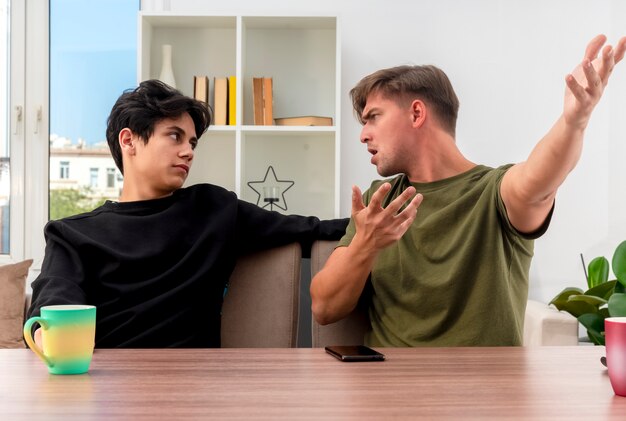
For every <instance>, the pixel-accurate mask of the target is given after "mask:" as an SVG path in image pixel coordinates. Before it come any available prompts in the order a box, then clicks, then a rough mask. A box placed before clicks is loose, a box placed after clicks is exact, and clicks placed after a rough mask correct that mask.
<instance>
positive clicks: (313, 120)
mask: <svg viewBox="0 0 626 421" xmlns="http://www.w3.org/2000/svg"><path fill="white" fill-rule="evenodd" d="M274 122H276V125H277V126H332V125H333V119H332V117H320V116H316V115H304V116H298V117H282V118H275V119H274Z"/></svg>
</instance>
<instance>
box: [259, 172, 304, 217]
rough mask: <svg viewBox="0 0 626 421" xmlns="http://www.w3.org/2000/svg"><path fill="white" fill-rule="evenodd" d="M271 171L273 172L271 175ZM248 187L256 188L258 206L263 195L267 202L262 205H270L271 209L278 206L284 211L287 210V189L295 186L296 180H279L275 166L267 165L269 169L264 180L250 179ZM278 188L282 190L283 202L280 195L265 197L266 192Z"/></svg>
mask: <svg viewBox="0 0 626 421" xmlns="http://www.w3.org/2000/svg"><path fill="white" fill-rule="evenodd" d="M270 172H271V173H272V175H271V176H269V175H270ZM247 184H248V187H250V188H251V189H252V190H254V192H255V193H256V194H257V195H258V197H257V199H256V204H257V206H258V205H259V202H260V201H261V196H263V199H264V200H265V201H266V202H267V203H266V204H265V205H263V206H262V207H263V208H265V207H267V206H268V205H269V206H270V209H271V208H272V207H273V206H276V207H278V208H280V209H282V210H284V211H286V210H287V201H286V200H285V192H286V191H287V190H289V189H290V188H292V187H293V185H294V184H296V183H295V181H291V180H279V179H278V178H277V177H276V172H274V167H272V166H271V165H270V166H269V167H267V171H266V172H265V177H263V180H261V181H248V183H247ZM276 188H277V189H278V191H280V193H281V197H282V202H281V199H279V198H278V197H272V198H271V199H269V198H266V197H265V193H264V192H266V191H273V190H274V191H275V189H276ZM280 203H282V204H283V205H284V207H283V206H281V205H280Z"/></svg>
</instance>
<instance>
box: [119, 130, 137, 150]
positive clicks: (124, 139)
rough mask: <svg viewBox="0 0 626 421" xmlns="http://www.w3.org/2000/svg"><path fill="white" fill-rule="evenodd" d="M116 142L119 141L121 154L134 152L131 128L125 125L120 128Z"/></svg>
mask: <svg viewBox="0 0 626 421" xmlns="http://www.w3.org/2000/svg"><path fill="white" fill-rule="evenodd" d="M118 142H119V143H120V148H121V149H122V154H124V153H128V154H130V155H134V154H135V136H134V135H133V131H132V130H131V129H129V128H128V127H125V128H123V129H122V130H120V134H119V135H118Z"/></svg>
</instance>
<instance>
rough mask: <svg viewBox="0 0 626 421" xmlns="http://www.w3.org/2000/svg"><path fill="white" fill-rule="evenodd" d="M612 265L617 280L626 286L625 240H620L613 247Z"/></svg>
mask: <svg viewBox="0 0 626 421" xmlns="http://www.w3.org/2000/svg"><path fill="white" fill-rule="evenodd" d="M612 265H613V273H614V274H615V276H616V277H617V280H618V281H619V282H620V283H621V284H622V285H624V286H626V241H622V242H621V244H620V245H619V246H617V248H616V249H615V253H614V254H613V261H612Z"/></svg>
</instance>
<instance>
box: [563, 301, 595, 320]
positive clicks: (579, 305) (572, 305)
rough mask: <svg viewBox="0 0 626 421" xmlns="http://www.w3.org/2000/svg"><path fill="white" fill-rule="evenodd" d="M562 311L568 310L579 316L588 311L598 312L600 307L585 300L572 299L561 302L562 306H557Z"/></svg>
mask: <svg viewBox="0 0 626 421" xmlns="http://www.w3.org/2000/svg"><path fill="white" fill-rule="evenodd" d="M557 308H558V309H559V310H561V311H567V312H568V313H569V314H571V315H572V316H574V317H579V316H580V315H582V314H586V313H598V312H599V309H598V307H596V306H595V305H591V304H589V303H586V302H585V301H578V300H571V301H567V302H565V303H562V304H560V307H557Z"/></svg>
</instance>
